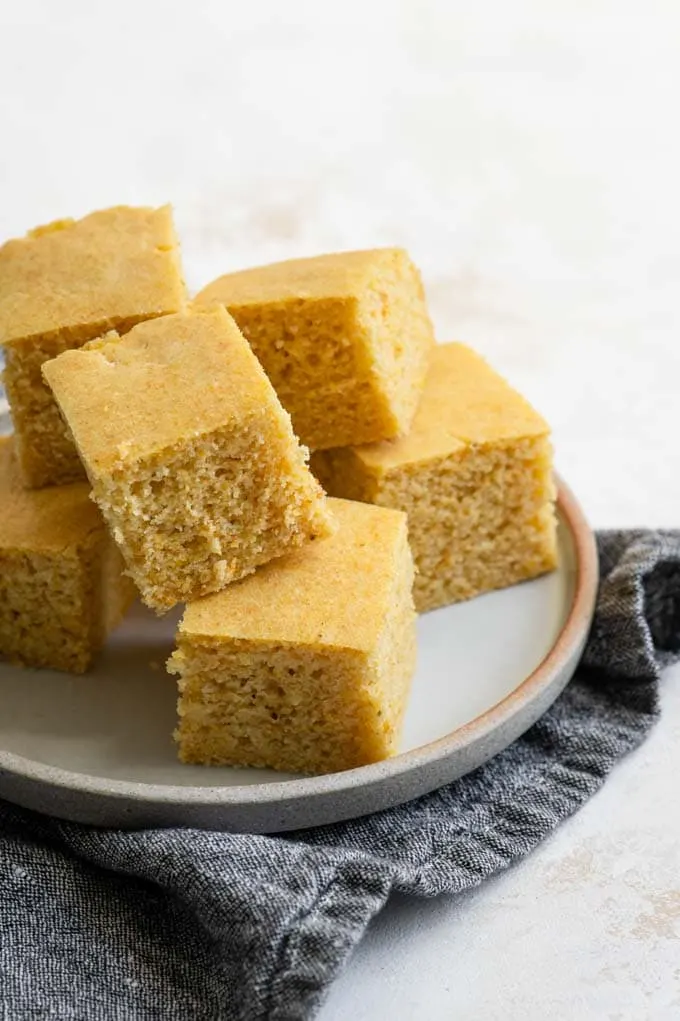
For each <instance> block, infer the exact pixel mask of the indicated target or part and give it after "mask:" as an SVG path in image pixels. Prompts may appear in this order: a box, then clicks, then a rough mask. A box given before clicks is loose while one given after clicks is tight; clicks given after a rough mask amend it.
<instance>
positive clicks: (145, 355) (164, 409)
mask: <svg viewBox="0 0 680 1021" xmlns="http://www.w3.org/2000/svg"><path fill="white" fill-rule="evenodd" d="M43 371H44V374H45V378H46V379H47V381H48V383H49V385H50V387H51V388H52V391H53V393H54V395H55V397H56V399H57V402H58V404H59V407H60V408H61V411H62V413H63V415H64V418H65V419H66V421H67V423H68V425H69V428H70V429H71V432H72V434H73V437H74V439H75V443H76V447H77V449H78V452H79V453H80V456H81V458H82V460H83V463H84V465H85V468H86V469H87V474H88V476H89V478H90V482H91V483H92V490H93V497H94V499H95V500H96V502H97V504H98V506H99V508H100V509H101V512H102V514H103V515H104V518H105V520H106V522H107V524H108V525H109V528H110V529H111V532H112V534H113V536H114V538H115V539H116V542H117V543H118V545H119V546H120V548H121V551H122V553H123V556H124V558H125V561H126V563H127V566H128V569H129V572H130V574H131V576H132V578H133V579H134V580H135V582H136V584H137V586H138V588H139V590H140V592H141V594H142V598H143V599H144V601H145V602H146V603H147V604H148V605H149V606H151V607H152V608H154V609H156V610H161V611H162V610H167V609H169V608H170V607H171V606H173V605H174V604H175V603H180V602H187V601H189V600H191V599H198V598H199V597H200V596H204V595H207V594H208V593H209V592H216V591H218V590H219V589H221V588H223V587H224V586H225V585H227V584H229V582H232V581H235V580H236V579H238V578H241V577H243V576H244V575H246V574H249V573H250V572H251V571H253V570H254V569H255V568H256V567H257V566H258V565H259V564H263V563H266V561H268V560H271V559H272V557H276V556H281V555H282V554H283V553H286V552H287V551H288V550H289V549H291V548H293V547H295V546H299V545H301V544H302V543H305V542H307V541H308V540H310V539H314V538H317V537H319V536H323V535H326V534H328V532H329V531H330V530H331V527H332V526H331V521H330V515H329V513H328V510H327V505H326V499H325V496H324V494H323V491H322V490H321V487H320V486H319V484H318V482H317V481H316V479H314V478H313V476H312V475H311V473H310V471H309V469H308V467H307V464H306V460H305V451H304V450H303V449H302V448H301V447H300V445H299V444H298V442H297V440H296V438H295V436H294V435H293V430H292V428H291V424H290V417H289V416H288V415H287V414H286V412H285V411H284V410H283V408H282V407H281V405H280V404H279V402H278V400H277V398H276V394H275V393H274V390H273V389H272V386H271V384H270V382H269V380H268V379H267V377H266V376H265V374H264V372H263V370H262V367H261V365H260V364H259V362H258V360H257V358H256V357H255V355H254V354H253V352H252V351H251V350H250V347H249V346H248V344H247V342H246V341H245V340H244V338H243V337H242V336H241V334H240V333H239V331H238V328H237V326H236V324H235V323H234V321H233V320H232V319H231V318H230V317H229V316H228V315H227V313H226V312H225V311H224V309H221V308H215V309H214V310H212V311H208V312H206V311H201V312H193V313H182V314H178V315H173V316H164V317H163V318H162V319H153V320H151V321H149V322H146V323H141V324H140V325H139V326H135V327H134V328H133V329H132V330H130V332H129V333H127V334H126V335H125V336H124V337H122V338H121V337H118V336H117V335H116V334H109V335H107V336H106V337H104V338H102V339H101V340H98V341H95V342H93V343H92V344H89V345H87V346H86V347H85V348H81V349H80V350H78V351H65V352H64V353H63V354H61V355H59V357H58V358H55V359H54V360H53V361H51V362H47V363H46V365H45V366H44V367H43Z"/></svg>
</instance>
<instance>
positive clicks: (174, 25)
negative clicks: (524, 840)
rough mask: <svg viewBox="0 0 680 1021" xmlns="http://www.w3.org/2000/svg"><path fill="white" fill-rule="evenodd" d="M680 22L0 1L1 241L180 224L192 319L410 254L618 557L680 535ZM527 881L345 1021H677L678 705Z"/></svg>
mask: <svg viewBox="0 0 680 1021" xmlns="http://www.w3.org/2000/svg"><path fill="white" fill-rule="evenodd" d="M679 55H680V5H678V3H677V0H667V2H661V0H648V2H645V3H641V2H635V3H633V2H627V0H618V2H615V0H612V2H605V0H602V2H598V0H549V2H545V0H535V2H530V0H514V2H513V3H508V2H504V0H496V2H490V0H488V2H484V0H481V2H479V0H469V2H468V3H457V2H447V0H440V2H434V0H432V2H425V0H403V2H396V0H394V2H381V0H362V2H356V0H349V2H348V0H345V2H344V3H342V4H340V3H337V4H336V3H333V4H331V3H329V2H327V0H309V2H306V3H305V2H300V0H287V2H278V0H269V2H264V0H259V2H258V0H255V2H253V0H250V2H245V0H244V2H242V3H232V2H228V0H221V2H209V0H194V2H192V3H172V2H161V0H136V2H134V3H133V2H130V0H118V2H117V3H115V4H109V3H101V2H97V0H90V2H86V0H60V2H58V3H57V2H55V0H42V2H36V0H28V2H26V0H22V2H19V0H0V238H4V237H8V236H12V235H15V234H20V233H23V232H24V231H25V230H26V229H27V228H28V227H30V226H33V225H35V224H37V223H41V222H45V221H49V220H50V219H54V218H58V217H62V216H66V215H73V216H77V215H80V214H83V213H86V212H88V211H90V210H91V209H94V208H97V207H101V206H106V205H110V204H115V203H121V202H129V203H140V202H143V203H160V202H164V201H167V200H170V201H172V202H173V203H174V205H175V208H176V215H177V220H178V224H179V228H180V232H181V237H182V242H183V248H184V255H185V263H186V267H187V271H188V276H189V280H190V283H191V285H192V287H198V286H199V285H201V284H203V283H205V282H207V281H208V280H209V279H210V278H211V277H212V276H214V275H216V274H217V273H219V272H223V271H225V270H227V269H229V268H235V267H239V266H241V265H247V264H253V263H257V262H260V261H266V260H270V259H276V258H280V257H285V256H288V255H297V254H308V253H313V252H317V251H324V250H329V249H340V248H346V247H362V246H373V245H380V244H403V245H405V246H407V247H408V248H409V249H410V250H411V252H412V254H413V256H414V257H415V259H416V261H417V262H418V263H419V264H420V265H421V266H422V268H423V271H424V275H425V280H426V285H427V288H428V293H429V296H430V300H431V305H432V310H433V314H434V319H435V324H436V327H437V331H438V335H439V337H440V339H442V340H448V339H453V338H457V339H462V340H466V341H468V342H471V343H472V344H474V345H476V346H477V347H478V348H479V349H480V350H481V351H482V352H484V353H485V354H487V355H488V356H489V357H490V358H491V359H492V361H493V362H494V363H495V364H496V365H497V366H498V367H499V368H500V369H501V370H502V371H503V372H504V373H505V374H506V375H507V376H508V377H509V378H510V379H511V380H512V381H513V382H514V383H515V384H516V385H517V386H518V387H520V388H521V389H522V390H524V391H525V392H526V393H527V395H528V396H530V397H531V398H532V399H533V400H534V402H535V403H536V404H537V405H538V406H539V408H540V409H541V410H542V411H543V412H544V413H545V414H546V416H547V417H548V418H549V419H550V420H551V422H552V423H553V425H554V430H555V442H556V446H557V452H558V465H559V468H560V470H561V471H562V472H563V474H564V475H565V476H566V478H567V479H568V480H569V482H570V484H571V485H572V487H573V488H574V490H575V491H576V493H577V495H578V496H579V498H580V499H581V501H582V503H583V505H584V507H585V509H586V511H587V512H588V514H589V515H590V517H591V520H592V522H593V523H594V524H595V525H597V526H619V525H621V526H623V525H637V524H650V525H651V524H660V525H666V526H673V525H678V524H680V472H679V471H678V461H679V459H680V458H679V451H680V440H679V439H678V431H679V430H678V427H679V426H680V393H679V383H680V373H679V370H680V287H679V282H680V202H679V201H678V190H679V188H680V142H679V141H678V138H679V129H678V120H679V118H678V111H677V108H678V97H679V96H680V69H679V68H680V62H679V60H678V57H679ZM679 679H680V673H678V672H677V671H676V672H675V674H674V676H673V677H672V678H671V679H669V681H668V684H667V687H666V702H667V707H666V709H667V712H666V716H665V718H664V720H663V722H662V724H661V725H660V727H659V728H658V729H657V731H656V733H655V734H654V736H653V737H652V738H651V739H650V741H649V742H648V744H647V745H646V746H645V748H644V749H643V750H642V751H641V752H640V753H638V754H637V755H635V756H633V757H631V759H630V760H629V761H628V762H626V763H625V764H624V765H622V766H621V767H620V768H619V769H618V770H617V772H616V774H615V776H614V777H613V778H612V780H611V781H610V783H609V784H608V786H607V787H606V788H605V790H604V791H603V793H602V794H601V795H600V796H598V797H597V798H596V799H595V800H594V801H593V802H592V803H591V804H590V805H589V806H588V807H587V808H586V809H585V810H584V811H583V812H582V813H581V814H580V815H579V816H578V817H577V818H576V819H574V820H573V821H572V822H571V823H569V824H568V825H566V826H565V827H564V828H563V829H562V830H561V831H560V832H559V833H558V834H557V835H556V836H555V837H554V838H553V839H552V840H551V841H549V842H548V843H547V844H546V845H545V846H544V847H543V848H542V849H541V850H540V851H539V852H538V853H537V854H536V855H535V856H534V857H533V858H532V859H531V860H529V861H527V862H526V863H523V864H522V865H521V866H520V867H518V868H516V869H514V870H512V871H511V872H510V873H508V874H506V875H505V876H503V877H501V878H500V879H498V880H497V881H496V882H493V883H490V884H488V885H487V886H486V887H485V888H483V889H482V890H480V891H478V892H476V893H474V894H472V895H470V896H468V897H464V898H459V899H457V900H455V901H447V900H441V901H438V902H436V903H433V904H430V905H421V904H412V903H407V902H399V903H397V904H395V905H394V906H392V907H390V908H389V909H388V910H387V912H386V913H385V914H384V915H383V916H382V917H381V918H380V919H379V920H378V921H377V922H376V924H375V926H374V928H373V930H372V932H371V934H370V936H369V938H368V939H367V940H366V942H365V943H364V945H363V946H362V948H361V949H360V951H359V953H358V955H357V956H356V958H355V959H354V961H353V962H352V964H351V965H350V968H349V969H348V971H347V973H346V974H345V976H344V977H343V978H342V979H341V980H340V982H339V983H338V984H337V986H336V988H335V989H334V990H333V992H332V994H331V997H330V999H329V1002H328V1004H327V1006H326V1008H325V1009H324V1012H323V1013H322V1019H323V1021H343V1019H346V1018H349V1017H351V1018H352V1019H353V1021H374V1019H375V1021H378V1019H382V1018H394V1019H396V1021H400V1019H402V1018H403V1019H410V1018H414V1019H419V1018H427V1019H428V1021H429V1019H432V1021H437V1019H440V1018H441V1019H449V1018H451V1019H452V1018H454V1017H455V1018H457V1019H458V1018H463V1019H466V1018H474V1019H475V1021H491V1019H494V1021H495V1019H496V1018H498V1019H514V1018H518V1019H519V1018H522V1019H523V1021H533V1019H536V1021H543V1019H544V1018H545V1017H548V1016H553V1017H556V1018H559V1019H560V1021H571V1019H573V1021H590V1019H593V1021H600V1019H611V1021H629V1019H632V1021H638V1019H640V1021H643V1019H654V1021H656V1019H659V1021H665V1019H668V1021H672V1019H677V1018H678V1017H679V1016H680V969H679V968H678V962H679V961H680V955H679V954H678V949H679V947H678V941H679V938H680V884H679V881H678V878H677V875H678V868H677V866H678V863H679V862H680V824H679V822H678V812H677V797H676V793H675V786H676V783H675V777H676V775H677V774H678V772H679V771H680V751H679V750H678V742H677V740H676V735H677V733H678V725H679V724H680V693H679V691H678V687H679V685H678V680H679Z"/></svg>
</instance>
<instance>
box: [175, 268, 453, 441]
mask: <svg viewBox="0 0 680 1021" xmlns="http://www.w3.org/2000/svg"><path fill="white" fill-rule="evenodd" d="M195 301H196V303H197V304H198V305H209V304H212V303H214V302H218V303H219V304H221V305H224V306H225V307H226V308H227V311H228V312H229V313H230V314H231V315H232V316H233V317H234V319H235V320H236V322H237V323H238V325H239V327H240V328H241V330H242V331H243V333H244V335H245V336H246V337H247V339H248V340H249V341H250V344H251V346H252V348H253V350H254V352H255V354H256V355H257V357H258V358H259V359H260V361H261V362H262V365H263V366H264V369H265V372H266V373H267V375H268V376H269V378H270V379H271V381H272V384H273V385H274V388H275V390H276V392H277V394H278V396H279V399H280V401H281V403H282V404H283V406H284V408H286V409H287V410H288V411H289V412H290V414H291V417H292V419H293V428H294V429H295V432H296V434H297V435H298V436H299V437H300V440H301V442H302V443H304V444H306V445H307V446H308V447H310V448H311V449H312V450H315V449H316V450H318V449H323V448H327V447H338V446H345V445H352V444H356V443H369V442H371V441H373V440H380V439H383V438H387V437H391V436H398V435H399V434H401V433H404V432H406V431H407V430H408V428H409V426H410V424H411V421H412V419H413V415H414V414H415V410H416V407H417V404H418V400H419V397H420V394H421V392H422V387H423V382H424V379H425V373H426V371H427V365H428V360H429V356H430V352H431V350H432V346H433V344H434V339H433V333H432V325H431V323H430V319H429V316H428V313H427V307H426V305H425V298H424V294H423V287H422V283H421V279H420V275H419V273H418V270H417V269H416V267H415V266H414V265H413V263H412V262H411V260H410V259H409V257H408V255H407V254H406V252H404V251H402V250H401V249H398V248H385V249H376V250H373V251H365V252H340V253H338V254H335V255H320V256H316V257H313V258H308V259H293V260H291V261H289V262H281V263H275V264H273V265H270V266H261V267H259V268H256V269H249V270H243V271H241V272H239V273H230V274H228V275H226V276H223V277H220V278H219V279H218V280H215V281H214V282H213V283H212V284H210V285H209V286H208V287H206V288H205V289H204V290H203V291H201V293H200V294H199V295H198V296H197V298H196V299H195Z"/></svg>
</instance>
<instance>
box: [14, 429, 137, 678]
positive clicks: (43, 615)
mask: <svg viewBox="0 0 680 1021" xmlns="http://www.w3.org/2000/svg"><path fill="white" fill-rule="evenodd" d="M13 448H14V441H13V439H12V438H11V437H9V436H3V437H1V438H0V656H1V657H3V658H5V659H9V660H11V661H12V662H15V663H20V664H23V665H24V666H33V667H50V668H52V669H54V670H67V671H69V672H72V673H76V674H80V673H83V672H84V671H85V670H87V668H88V667H89V666H90V664H91V662H92V659H93V657H94V655H95V653H96V652H97V651H98V649H100V648H101V646H102V645H103V644H104V641H105V639H106V636H107V635H108V633H109V632H110V631H111V630H112V629H113V627H115V625H116V624H117V623H118V622H119V621H120V620H121V618H122V617H123V615H124V613H125V611H126V610H127V608H128V606H129V605H130V603H131V602H132V600H133V599H134V596H135V589H134V585H133V584H132V582H131V581H130V579H129V578H127V577H125V575H124V574H123V566H124V565H123V561H122V558H121V556H120V554H119V552H118V550H117V549H116V546H115V544H114V542H113V541H112V540H111V539H110V538H109V535H108V533H107V531H106V527H105V525H104V522H103V521H102V519H101V516H100V514H99V511H98V510H97V508H96V507H95V506H94V504H93V503H92V501H91V500H90V497H89V493H90V489H89V486H88V485H87V483H84V482H78V483H73V484H71V485H69V486H59V487H55V488H52V489H44V490H40V491H39V492H31V491H27V490H25V489H24V488H23V487H22V485H21V482H20V478H19V472H18V468H17V464H16V460H15V456H14V449H13Z"/></svg>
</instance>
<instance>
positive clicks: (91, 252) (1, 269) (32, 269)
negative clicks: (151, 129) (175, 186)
mask: <svg viewBox="0 0 680 1021" xmlns="http://www.w3.org/2000/svg"><path fill="white" fill-rule="evenodd" d="M184 299H185V287H184V283H183V280H182V275H181V270H180V268H179V261H178V244H177V239H176V236H175V230H174V227H173V223H172V211H171V209H170V207H169V206H163V207H161V208H160V209H149V208H144V207H131V206H116V207H114V208H112V209H105V210H102V211H100V212H96V213H91V214H90V215H89V216H86V217H84V218H83V219H82V220H77V221H73V220H60V221H56V222H55V223H53V224H48V225H47V226H45V227H39V228H36V230H34V231H32V232H30V233H29V234H28V235H27V236H26V237H24V238H17V239H15V240H12V241H8V242H6V244H4V245H3V246H2V247H0V343H5V344H9V343H19V342H21V341H22V340H26V339H28V338H31V337H37V336H43V335H44V334H48V333H54V332H59V331H61V330H68V329H77V328H81V329H82V328H83V327H84V326H87V325H88V324H92V325H97V324H99V323H108V324H109V328H111V327H114V326H115V325H116V324H117V323H122V322H123V321H124V320H126V319H129V318H134V317H136V316H139V317H148V316H151V315H159V314H160V313H164V312H174V311H177V310H178V309H179V308H181V307H182V305H183V302H184Z"/></svg>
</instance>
